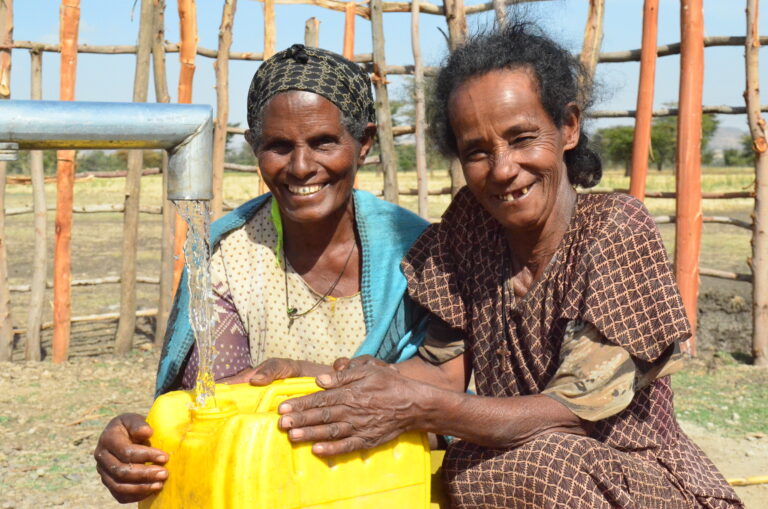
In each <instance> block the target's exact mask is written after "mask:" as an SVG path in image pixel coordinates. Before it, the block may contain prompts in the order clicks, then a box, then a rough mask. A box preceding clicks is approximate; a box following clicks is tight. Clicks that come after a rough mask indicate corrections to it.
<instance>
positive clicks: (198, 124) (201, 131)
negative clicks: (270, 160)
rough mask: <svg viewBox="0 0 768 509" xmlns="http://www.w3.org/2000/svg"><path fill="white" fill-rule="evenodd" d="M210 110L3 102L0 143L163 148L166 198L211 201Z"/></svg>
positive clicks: (36, 146) (54, 147)
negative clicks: (166, 161)
mask: <svg viewBox="0 0 768 509" xmlns="http://www.w3.org/2000/svg"><path fill="white" fill-rule="evenodd" d="M212 140H213V112H212V109H211V107H210V106H202V105H192V104H152V103H105V102H81V101H77V102H75V101H3V102H2V104H0V143H17V144H18V146H19V149H21V150H46V149H48V150H59V149H118V148H123V149H165V150H167V151H168V153H169V155H170V160H169V167H170V169H169V174H168V199H170V200H210V199H211V198H212V197H213V194H212V188H211V178H212V170H213V166H212V152H213V141H212Z"/></svg>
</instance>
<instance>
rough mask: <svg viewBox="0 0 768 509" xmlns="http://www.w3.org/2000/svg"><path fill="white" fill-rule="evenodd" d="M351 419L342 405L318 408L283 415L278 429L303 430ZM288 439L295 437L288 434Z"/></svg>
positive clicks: (347, 410)
mask: <svg viewBox="0 0 768 509" xmlns="http://www.w3.org/2000/svg"><path fill="white" fill-rule="evenodd" d="M349 417H351V414H350V408H349V407H348V406H344V405H335V406H324V407H320V408H311V409H309V410H307V411H305V412H300V413H293V414H289V415H284V416H282V417H281V418H280V421H279V426H280V429H284V430H295V429H297V428H305V427H308V426H316V425H320V424H329V423H332V422H340V421H344V420H348V418H349ZM288 435H289V436H290V437H294V436H296V437H297V438H298V436H297V435H295V434H294V435H291V434H290V433H289V434H288Z"/></svg>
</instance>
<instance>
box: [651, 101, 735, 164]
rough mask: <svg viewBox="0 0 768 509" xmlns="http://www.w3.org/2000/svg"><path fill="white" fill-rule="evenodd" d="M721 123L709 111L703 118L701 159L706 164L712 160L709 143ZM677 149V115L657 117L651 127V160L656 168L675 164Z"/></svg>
mask: <svg viewBox="0 0 768 509" xmlns="http://www.w3.org/2000/svg"><path fill="white" fill-rule="evenodd" d="M668 106H669V105H668ZM672 106H673V105H672ZM719 124H720V121H719V119H718V118H717V117H716V116H715V115H712V114H709V113H707V114H705V115H703V116H702V118H701V160H702V162H703V163H705V164H708V163H711V162H712V156H713V153H712V151H711V150H710V149H709V143H710V141H712V137H713V136H714V134H715V131H717V126H718V125H719ZM676 151H677V117H657V118H655V119H654V120H653V126H652V129H651V160H652V161H653V163H654V164H655V165H656V169H657V170H659V171H661V170H662V169H663V168H664V166H665V165H670V166H671V165H674V164H675V155H676Z"/></svg>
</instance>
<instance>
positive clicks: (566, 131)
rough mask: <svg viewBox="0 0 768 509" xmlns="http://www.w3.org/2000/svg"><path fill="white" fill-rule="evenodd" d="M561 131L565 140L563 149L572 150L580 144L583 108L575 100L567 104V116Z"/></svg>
mask: <svg viewBox="0 0 768 509" xmlns="http://www.w3.org/2000/svg"><path fill="white" fill-rule="evenodd" d="M560 132H561V133H562V135H563V140H564V142H565V144H564V146H563V150H566V151H567V150H571V149H572V148H574V147H575V146H576V145H578V143H579V136H580V135H581V108H579V106H578V105H577V104H576V103H575V102H571V103H568V104H567V105H566V106H565V118H563V125H562V127H560Z"/></svg>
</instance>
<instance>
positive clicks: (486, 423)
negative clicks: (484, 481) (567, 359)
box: [411, 386, 587, 448]
mask: <svg viewBox="0 0 768 509" xmlns="http://www.w3.org/2000/svg"><path fill="white" fill-rule="evenodd" d="M417 401H418V403H417V406H418V409H419V410H418V412H417V414H416V415H415V417H414V419H413V422H412V425H411V428H412V429H419V430H422V431H429V432H432V433H437V434H441V435H450V436H455V437H458V438H462V439H464V440H467V441H469V442H472V443H475V444H479V445H483V446H486V447H498V448H512V447H518V446H520V445H522V444H524V443H526V442H529V441H530V440H532V439H533V438H535V437H536V436H537V435H540V434H543V433H551V432H564V433H572V434H577V435H586V434H587V430H586V428H585V427H584V424H583V422H582V421H581V419H579V418H578V417H577V416H576V415H575V414H574V413H573V412H571V411H570V410H569V409H568V408H566V407H565V406H563V405H562V404H561V403H559V402H557V401H555V400H554V399H552V398H549V397H547V396H544V395H541V394H537V395H531V396H516V397H509V398H490V397H482V396H474V395H469V394H463V393H458V392H454V391H449V390H443V389H439V388H437V387H430V386H424V387H423V390H422V391H421V396H420V397H417Z"/></svg>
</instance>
